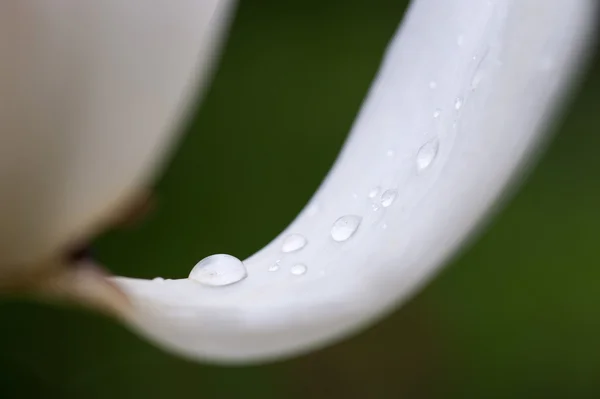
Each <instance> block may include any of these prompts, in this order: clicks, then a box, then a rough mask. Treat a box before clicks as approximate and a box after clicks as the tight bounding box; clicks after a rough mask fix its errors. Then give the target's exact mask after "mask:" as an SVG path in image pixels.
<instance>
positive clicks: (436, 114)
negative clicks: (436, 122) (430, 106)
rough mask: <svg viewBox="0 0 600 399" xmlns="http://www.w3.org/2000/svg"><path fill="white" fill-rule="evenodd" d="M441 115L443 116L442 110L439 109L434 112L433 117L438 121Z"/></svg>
mask: <svg viewBox="0 0 600 399" xmlns="http://www.w3.org/2000/svg"><path fill="white" fill-rule="evenodd" d="M441 114H442V110H441V109H439V108H438V109H436V110H435V111H433V117H434V118H436V119H437V118H439V117H440V115H441Z"/></svg>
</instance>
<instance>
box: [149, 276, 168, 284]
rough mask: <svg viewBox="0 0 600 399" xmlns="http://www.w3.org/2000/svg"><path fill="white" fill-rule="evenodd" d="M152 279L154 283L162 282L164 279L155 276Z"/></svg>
mask: <svg viewBox="0 0 600 399" xmlns="http://www.w3.org/2000/svg"><path fill="white" fill-rule="evenodd" d="M152 281H154V282H156V283H164V282H165V279H164V278H162V277H155V278H153V279H152Z"/></svg>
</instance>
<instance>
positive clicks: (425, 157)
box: [417, 139, 439, 170]
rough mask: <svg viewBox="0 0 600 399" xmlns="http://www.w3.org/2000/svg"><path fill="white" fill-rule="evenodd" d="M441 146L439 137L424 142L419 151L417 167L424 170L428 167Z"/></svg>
mask: <svg viewBox="0 0 600 399" xmlns="http://www.w3.org/2000/svg"><path fill="white" fill-rule="evenodd" d="M438 148H439V142H438V140H437V139H433V140H430V141H428V142H427V143H425V144H423V145H422V146H421V148H419V152H418V153H417V168H418V169H419V170H423V169H426V168H428V167H429V166H430V165H431V164H432V163H433V161H434V159H435V157H436V155H437V153H438Z"/></svg>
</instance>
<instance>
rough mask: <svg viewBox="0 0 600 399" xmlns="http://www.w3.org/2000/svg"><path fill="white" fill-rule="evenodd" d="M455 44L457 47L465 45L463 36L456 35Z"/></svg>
mask: <svg viewBox="0 0 600 399" xmlns="http://www.w3.org/2000/svg"><path fill="white" fill-rule="evenodd" d="M456 44H458V45H459V46H462V45H463V44H465V37H464V36H463V35H458V36H457V37H456Z"/></svg>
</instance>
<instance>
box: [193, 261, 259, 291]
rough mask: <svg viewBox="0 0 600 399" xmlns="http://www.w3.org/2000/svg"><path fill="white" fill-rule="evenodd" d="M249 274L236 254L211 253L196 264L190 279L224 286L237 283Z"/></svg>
mask: <svg viewBox="0 0 600 399" xmlns="http://www.w3.org/2000/svg"><path fill="white" fill-rule="evenodd" d="M247 276H248V273H247V272H246V267H245V266H244V264H243V263H242V261H241V260H239V259H238V258H236V257H235V256H231V255H225V254H217V255H211V256H208V257H206V258H204V259H202V260H201V261H200V262H198V263H197V264H196V266H194V268H193V269H192V271H191V272H190V275H189V277H188V278H189V279H190V280H194V281H197V282H199V283H202V284H204V285H210V286H224V285H229V284H234V283H237V282H238V281H241V280H243V279H245V278H246V277H247Z"/></svg>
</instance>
